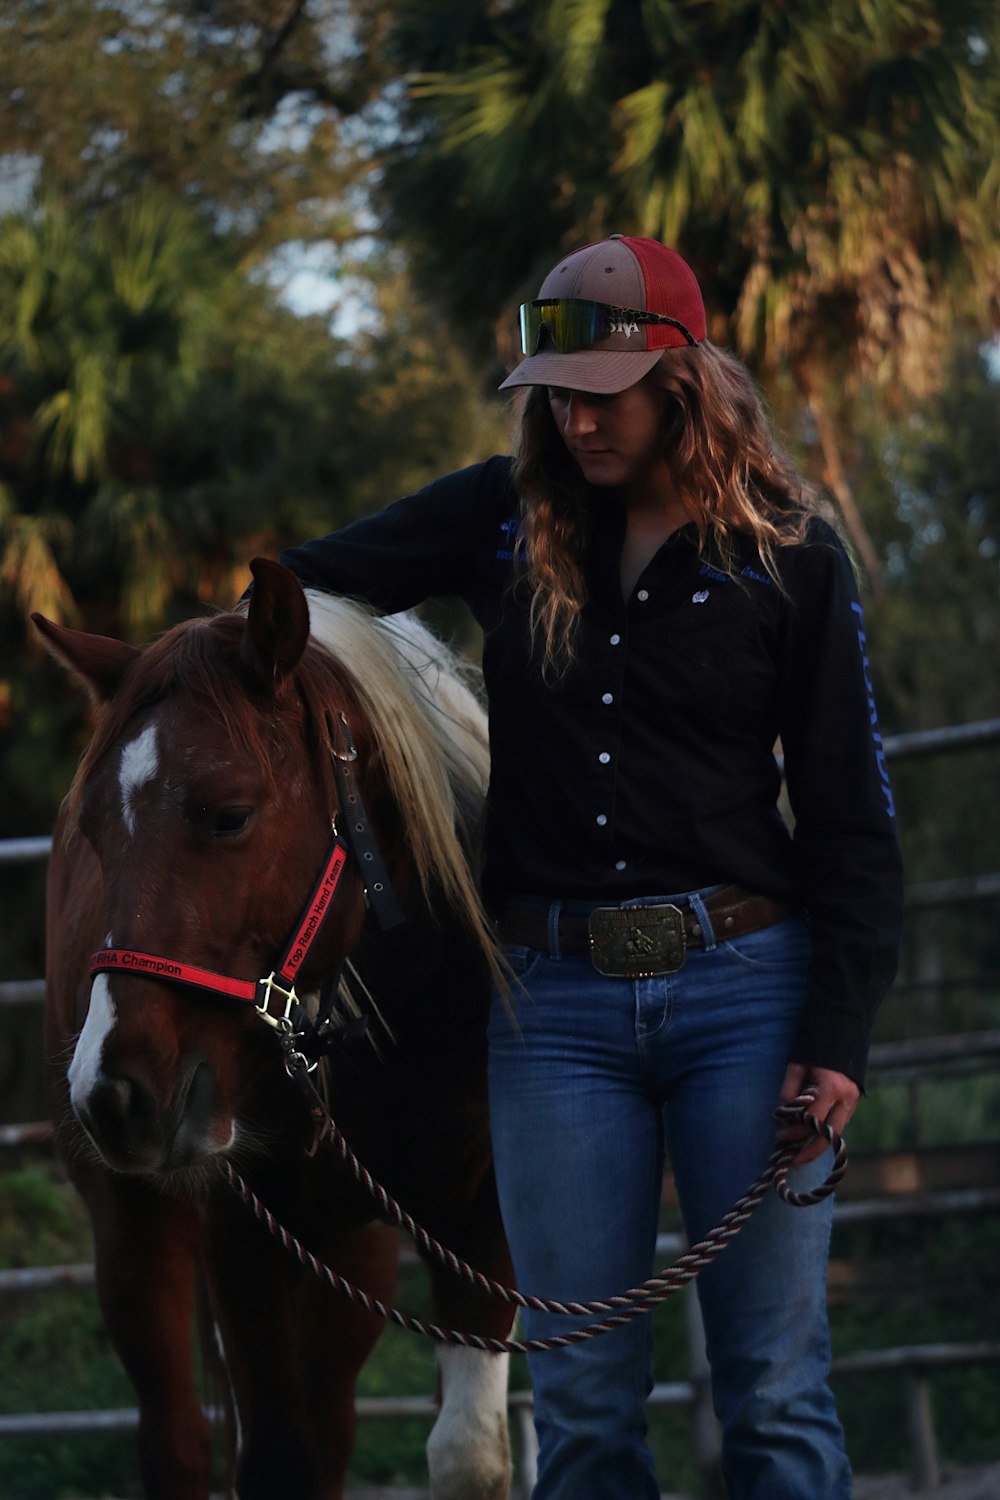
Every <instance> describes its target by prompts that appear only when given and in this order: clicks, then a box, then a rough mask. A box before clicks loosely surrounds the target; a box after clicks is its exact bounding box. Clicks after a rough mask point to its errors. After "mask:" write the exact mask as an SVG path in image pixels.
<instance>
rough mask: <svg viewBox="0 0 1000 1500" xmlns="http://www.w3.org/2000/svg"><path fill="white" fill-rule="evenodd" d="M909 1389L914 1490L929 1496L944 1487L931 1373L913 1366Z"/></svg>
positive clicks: (910, 1373) (909, 1377)
mask: <svg viewBox="0 0 1000 1500" xmlns="http://www.w3.org/2000/svg"><path fill="white" fill-rule="evenodd" d="M906 1386H907V1396H908V1401H909V1408H910V1444H911V1446H912V1449H913V1479H914V1487H915V1488H916V1490H917V1492H918V1493H919V1494H921V1495H926V1494H930V1493H932V1492H933V1491H934V1490H936V1489H938V1488H939V1487H940V1484H941V1465H940V1463H939V1461H938V1447H937V1433H936V1432H935V1429H934V1407H933V1406H932V1404H931V1387H930V1380H929V1378H928V1375H927V1371H926V1370H923V1369H920V1368H919V1367H918V1366H914V1365H911V1366H910V1368H909V1369H908V1370H907V1372H906Z"/></svg>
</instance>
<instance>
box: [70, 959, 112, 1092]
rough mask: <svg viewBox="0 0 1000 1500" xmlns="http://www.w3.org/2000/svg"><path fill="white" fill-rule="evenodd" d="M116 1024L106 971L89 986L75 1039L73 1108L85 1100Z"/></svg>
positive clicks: (92, 1085) (99, 1068) (71, 1077)
mask: <svg viewBox="0 0 1000 1500" xmlns="http://www.w3.org/2000/svg"><path fill="white" fill-rule="evenodd" d="M114 1024H115V1003H114V1001H113V1000H112V998H111V986H110V985H109V984H108V976H107V975H106V974H98V976H97V978H96V979H95V980H94V982H93V984H92V985H91V987H90V1007H89V1009H88V1011H87V1019H86V1021H84V1023H83V1030H82V1031H81V1032H80V1035H79V1036H78V1037H77V1039H76V1048H75V1050H74V1052H73V1061H72V1062H71V1063H70V1065H69V1072H68V1073H67V1077H68V1079H69V1097H70V1101H71V1102H72V1105H73V1108H74V1109H76V1107H77V1104H78V1102H82V1101H83V1100H85V1099H86V1097H87V1095H88V1094H89V1093H90V1091H91V1089H92V1088H93V1087H94V1084H95V1083H96V1082H97V1077H98V1074H99V1073H100V1071H101V1052H102V1050H103V1048H104V1043H105V1040H106V1038H107V1037H108V1035H109V1034H110V1032H111V1031H112V1029H113V1027H114Z"/></svg>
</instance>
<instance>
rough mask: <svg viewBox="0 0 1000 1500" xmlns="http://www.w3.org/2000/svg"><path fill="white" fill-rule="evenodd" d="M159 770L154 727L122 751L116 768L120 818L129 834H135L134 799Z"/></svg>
mask: <svg viewBox="0 0 1000 1500" xmlns="http://www.w3.org/2000/svg"><path fill="white" fill-rule="evenodd" d="M159 768H160V753H159V750H158V749H157V745H156V725H155V724H147V725H146V727H145V729H144V730H143V731H142V733H141V734H140V735H138V736H137V737H136V738H135V739H134V740H130V741H129V743H128V744H127V745H126V746H125V748H124V749H123V750H122V758H121V763H120V765H119V767H118V785H119V787H120V788H121V794H122V817H123V819H124V820H125V827H126V828H127V829H128V831H129V833H131V834H134V833H135V797H136V793H137V792H138V790H139V788H140V787H142V786H145V784H146V782H148V781H152V780H153V778H154V777H155V775H156V773H157V771H158V770H159Z"/></svg>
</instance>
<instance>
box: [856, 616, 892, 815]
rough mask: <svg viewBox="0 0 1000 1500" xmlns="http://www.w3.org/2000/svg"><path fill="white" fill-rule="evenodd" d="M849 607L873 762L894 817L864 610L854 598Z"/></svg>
mask: <svg viewBox="0 0 1000 1500" xmlns="http://www.w3.org/2000/svg"><path fill="white" fill-rule="evenodd" d="M851 608H852V609H853V611H854V613H855V614H856V615H857V617H858V618H857V627H858V646H859V647H860V649H861V670H862V672H863V673H864V677H865V690H866V692H867V694H868V723H869V725H870V727H871V732H872V743H873V744H874V746H875V764H876V765H877V767H878V774H879V779H880V780H881V782H882V791H883V793H884V795H885V806H886V812H887V813H888V814H889V816H890V818H894V817H895V816H896V804H895V801H894V800H893V795H892V787H891V786H890V784H889V769H888V766H887V765H886V760H885V745H884V744H883V742H882V736H881V734H880V733H879V727H878V713H877V711H876V708H875V689H874V688H873V687H872V674H871V667H870V666H869V662H868V653H867V651H866V649H865V647H866V645H867V637H866V635H865V632H864V629H863V626H864V618H865V616H864V611H863V610H862V608H861V605H860V604H858V603H856V602H855V601H854V600H852V601H851Z"/></svg>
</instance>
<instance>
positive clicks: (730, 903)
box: [496, 885, 797, 979]
mask: <svg viewBox="0 0 1000 1500" xmlns="http://www.w3.org/2000/svg"><path fill="white" fill-rule="evenodd" d="M704 904H705V910H706V911H707V913H708V915H709V918H710V920H711V923H712V931H713V932H714V933H715V937H716V941H725V940H726V939H729V938H738V937H745V936H746V934H747V933H748V932H758V931H759V930H760V929H761V928H762V927H771V926H773V925H774V924H775V923H776V922H784V921H786V920H787V919H788V918H789V917H793V916H795V915H796V914H797V908H796V907H794V906H793V905H792V904H791V903H790V902H788V901H777V900H775V899H773V898H772V897H770V896H760V895H755V894H753V893H752V892H750V891H745V890H743V889H742V887H740V886H737V885H729V886H726V887H725V888H724V889H723V890H721V891H716V893H715V895H714V896H708V897H706V898H705V903H704ZM557 930H558V940H559V951H560V953H565V954H567V955H571V954H576V953H589V954H590V957H591V959H592V961H593V964H594V967H595V969H597V970H598V972H599V973H601V974H608V975H612V976H614V977H617V978H623V979H640V978H648V977H652V976H653V975H657V974H672V973H674V972H675V971H676V970H677V969H680V968H683V965H684V958H685V953H686V950H687V949H688V948H689V947H700V946H702V945H703V944H704V941H705V938H704V934H703V932H702V930H701V924H700V923H699V921H698V917H697V915H696V913H695V911H694V909H693V908H692V907H690V906H684V907H680V906H672V905H670V904H669V903H666V902H663V903H658V904H655V905H650V906H598V907H595V909H594V910H593V911H592V912H591V913H590V915H589V916H587V917H572V916H560V918H559V922H558V929H557ZM496 932H497V937H498V938H499V940H500V942H501V943H509V944H513V945H516V946H518V947H525V948H538V949H540V950H541V951H542V952H543V953H545V952H547V951H548V947H549V927H548V914H547V913H546V912H545V911H544V910H539V911H514V910H510V909H508V910H506V911H502V912H501V913H500V915H499V916H498V917H497V918H496Z"/></svg>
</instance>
